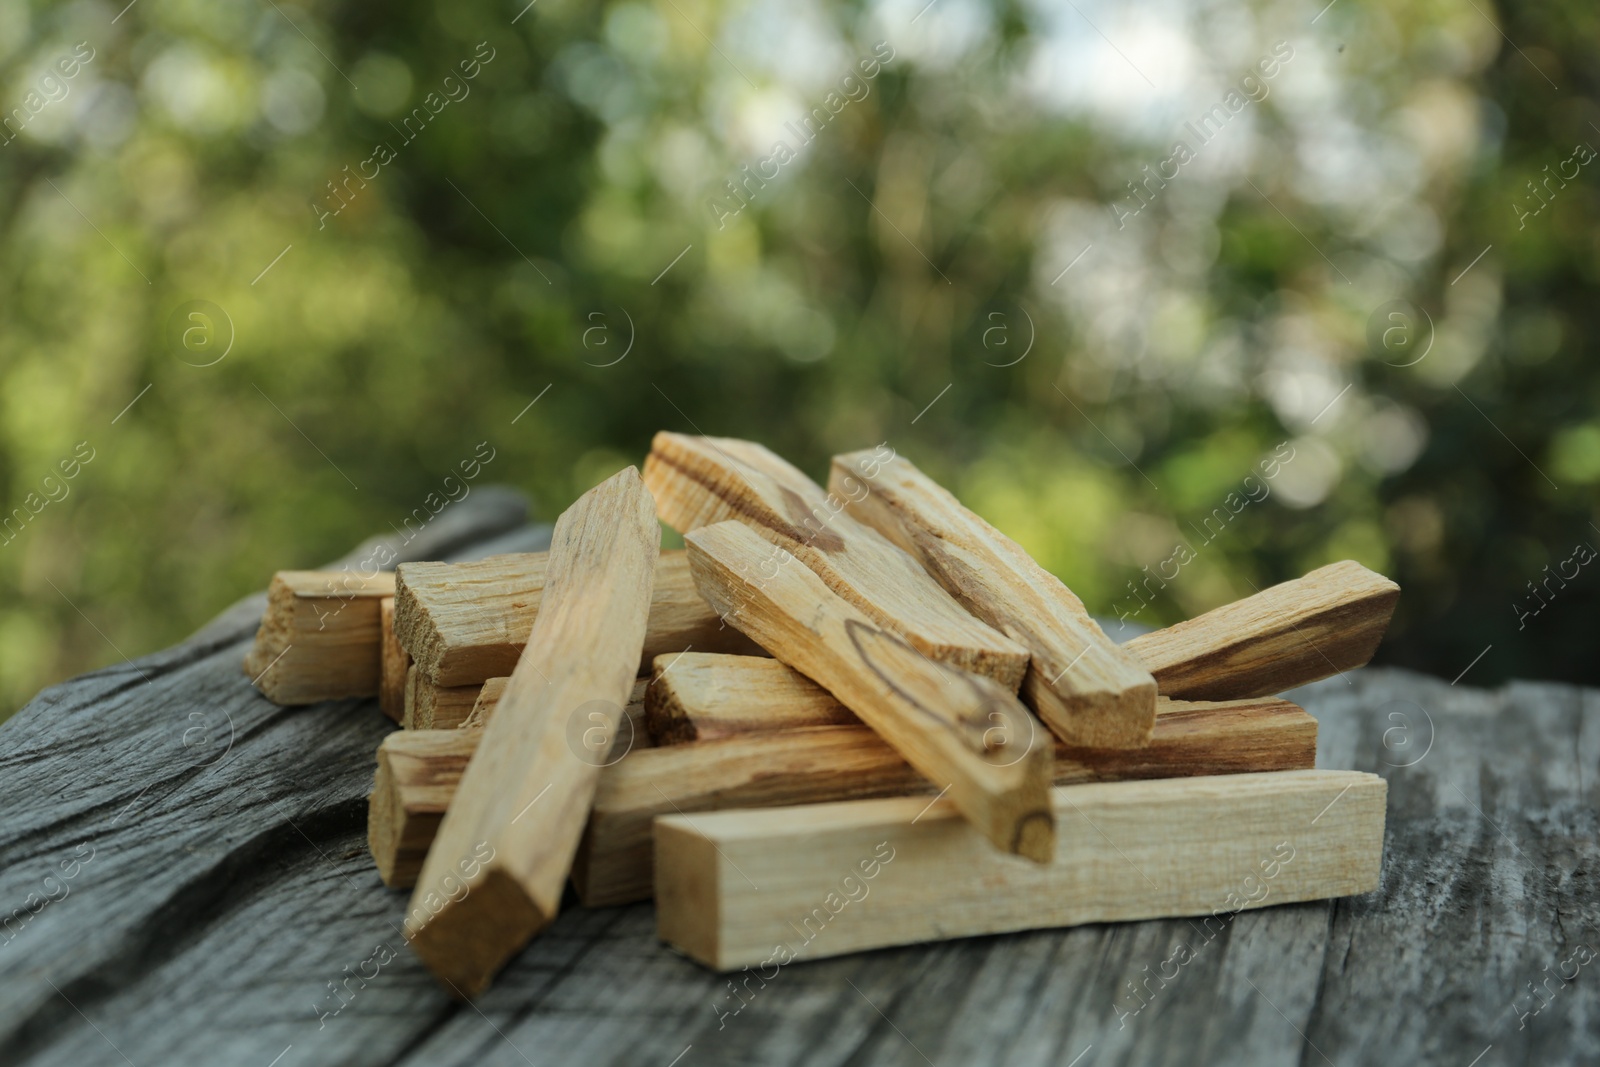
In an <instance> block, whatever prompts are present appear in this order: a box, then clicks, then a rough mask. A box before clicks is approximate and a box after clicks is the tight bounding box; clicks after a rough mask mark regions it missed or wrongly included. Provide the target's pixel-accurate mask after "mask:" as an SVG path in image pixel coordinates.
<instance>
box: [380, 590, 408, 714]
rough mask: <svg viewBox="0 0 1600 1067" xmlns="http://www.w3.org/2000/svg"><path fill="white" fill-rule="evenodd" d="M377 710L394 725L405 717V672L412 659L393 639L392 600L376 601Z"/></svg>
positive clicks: (387, 597) (385, 598)
mask: <svg viewBox="0 0 1600 1067" xmlns="http://www.w3.org/2000/svg"><path fill="white" fill-rule="evenodd" d="M378 629H379V634H380V637H379V653H378V663H379V666H378V707H379V708H380V709H382V711H383V713H384V714H385V715H387V716H389V718H391V719H393V720H394V721H395V722H400V721H402V720H403V719H404V718H405V716H406V672H407V671H408V670H410V669H411V657H410V656H409V655H407V654H406V650H405V649H403V648H401V647H400V642H399V641H398V640H396V639H395V636H394V597H392V596H386V597H384V598H383V599H382V600H380V601H378Z"/></svg>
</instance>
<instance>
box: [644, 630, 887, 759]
mask: <svg viewBox="0 0 1600 1067" xmlns="http://www.w3.org/2000/svg"><path fill="white" fill-rule="evenodd" d="M644 712H645V723H646V725H647V726H648V727H649V730H650V737H651V739H652V740H654V741H655V743H656V744H658V745H677V744H682V743H683V742H685V741H712V740H715V739H716V738H719V737H731V736H734V735H736V734H748V733H756V732H763V733H764V732H770V731H773V730H793V729H798V728H800V727H804V726H859V725H860V724H861V720H860V719H858V718H856V715H855V712H853V711H851V710H850V709H849V708H847V707H845V706H844V705H843V704H841V703H839V701H838V700H837V699H836V698H835V697H834V695H833V694H832V693H830V692H828V691H827V690H826V689H824V688H822V687H821V686H820V685H818V684H817V683H816V682H813V681H812V680H811V679H810V678H807V677H806V676H805V675H803V674H801V673H800V672H799V671H797V670H795V669H794V668H793V667H791V666H789V665H788V664H787V663H780V662H779V661H778V660H775V659H767V658H766V657H764V656H725V655H717V654H714V653H705V654H702V653H699V652H680V653H678V654H677V655H675V656H657V657H656V661H655V674H654V678H653V680H652V681H651V683H650V687H649V689H647V690H646V692H645V697H644Z"/></svg>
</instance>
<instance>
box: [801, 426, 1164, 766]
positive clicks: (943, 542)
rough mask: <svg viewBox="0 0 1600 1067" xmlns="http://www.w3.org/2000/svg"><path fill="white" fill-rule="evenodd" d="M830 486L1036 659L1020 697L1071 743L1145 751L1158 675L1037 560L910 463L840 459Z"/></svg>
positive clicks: (872, 457) (864, 455)
mask: <svg viewBox="0 0 1600 1067" xmlns="http://www.w3.org/2000/svg"><path fill="white" fill-rule="evenodd" d="M828 488H829V490H830V491H831V492H832V493H833V495H834V496H836V497H838V498H840V499H843V500H847V501H849V502H850V503H849V511H850V514H851V515H854V516H855V517H856V518H858V519H860V520H861V521H862V522H864V523H866V524H867V525H868V526H871V527H872V528H873V529H875V530H877V531H878V532H880V533H882V534H883V535H884V536H885V537H888V538H889V539H890V540H892V541H894V542H895V543H896V544H898V545H900V546H901V547H902V548H904V549H906V550H907V551H908V552H910V553H911V554H912V555H914V556H916V557H917V558H918V559H919V560H921V561H922V565H923V566H924V567H926V568H927V570H928V573H929V574H931V575H933V577H934V578H936V579H937V580H938V582H939V584H940V585H942V586H944V588H945V589H946V590H947V591H948V592H949V593H950V595H951V596H953V597H955V598H956V599H957V600H958V601H960V602H961V604H962V605H963V606H964V607H966V609H967V610H968V611H970V612H972V613H973V614H974V615H976V616H977V617H978V618H980V619H982V620H983V621H984V622H986V623H988V624H989V625H990V626H993V627H994V628H995V629H996V630H999V631H1000V632H1001V633H1003V634H1005V635H1006V636H1007V637H1009V638H1011V639H1012V640H1013V641H1015V642H1017V644H1019V645H1021V646H1022V647H1024V648H1026V649H1027V650H1028V651H1029V653H1031V655H1032V659H1031V660H1030V661H1029V664H1028V673H1027V676H1026V677H1025V678H1024V679H1023V680H1022V696H1023V698H1024V699H1025V700H1026V701H1027V702H1028V706H1029V707H1031V708H1033V710H1034V711H1035V712H1037V713H1038V715H1039V718H1040V719H1042V720H1043V721H1044V724H1045V725H1046V726H1048V727H1050V729H1051V730H1052V731H1053V732H1054V733H1055V735H1056V736H1057V737H1059V738H1060V739H1061V740H1063V741H1067V742H1069V743H1071V744H1078V745H1094V746H1097V747H1100V748H1137V747H1138V746H1140V745H1142V744H1144V743H1145V742H1146V741H1148V740H1149V739H1150V730H1151V728H1152V727H1154V725H1155V715H1156V681H1155V679H1154V678H1152V677H1151V676H1150V672H1149V671H1147V670H1145V669H1144V668H1143V667H1142V666H1140V664H1139V662H1138V661H1137V660H1136V659H1134V658H1133V657H1132V656H1131V655H1129V654H1128V653H1127V652H1125V651H1123V650H1122V649H1121V648H1118V647H1117V645H1116V644H1115V643H1113V642H1112V640H1111V639H1110V638H1109V637H1107V636H1106V635H1105V633H1104V632H1103V631H1101V629H1100V626H1099V624H1098V623H1096V622H1095V621H1094V620H1093V619H1091V618H1090V617H1089V612H1088V611H1087V610H1085V608H1084V606H1083V601H1081V600H1079V599H1078V597H1077V595H1076V594H1074V593H1073V592H1072V590H1070V589H1068V588H1067V587H1066V586H1065V585H1063V584H1062V582H1061V579H1059V578H1057V577H1056V576H1055V575H1053V574H1051V573H1050V572H1049V571H1047V570H1045V569H1044V568H1043V567H1041V566H1039V564H1037V563H1035V562H1034V560H1033V557H1031V556H1029V555H1028V554H1027V553H1026V552H1024V551H1023V550H1022V547H1021V546H1020V545H1018V544H1017V543H1016V542H1015V541H1013V540H1011V538H1009V537H1007V536H1006V535H1005V534H1003V533H1001V532H1000V531H999V530H996V529H995V528H994V527H993V526H990V525H989V524H988V523H987V522H985V521H983V519H981V518H979V517H978V516H977V515H975V514H974V513H973V512H971V511H968V510H967V509H966V508H964V507H962V506H961V502H960V501H959V500H957V499H956V498H955V497H954V496H952V495H951V494H950V493H948V492H947V491H945V489H944V488H943V487H942V486H940V485H939V483H937V482H935V481H934V480H933V479H932V478H929V477H928V476H927V475H926V474H923V473H922V472H921V471H920V470H918V469H917V468H916V467H915V466H913V465H912V464H911V462H910V461H909V460H906V459H904V458H901V457H899V456H894V455H889V456H887V457H886V456H885V455H884V454H883V453H882V451H880V450H869V451H862V452H851V453H849V454H846V455H842V456H834V457H833V466H832V470H831V471H830V473H829V478H828Z"/></svg>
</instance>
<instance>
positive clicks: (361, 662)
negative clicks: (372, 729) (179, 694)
mask: <svg viewBox="0 0 1600 1067" xmlns="http://www.w3.org/2000/svg"><path fill="white" fill-rule="evenodd" d="M393 595H394V575H393V574H392V573H389V572H378V573H377V574H375V575H371V576H366V575H363V574H361V573H359V572H350V571H279V572H278V573H277V574H274V575H273V576H272V584H271V585H269V586H268V587H267V611H266V614H265V615H263V616H262V617H261V626H260V628H259V629H258V630H257V631H256V639H255V643H254V644H252V645H251V646H250V652H249V654H248V655H246V656H245V658H244V673H245V674H246V675H247V676H248V677H250V678H251V679H252V680H253V681H254V683H255V685H256V687H257V688H259V689H260V690H261V692H263V693H264V694H266V697H267V699H268V700H270V701H272V702H273V703H275V704H283V705H296V704H315V703H316V702H317V701H319V700H338V699H340V698H342V697H366V696H375V695H377V692H378V678H379V672H380V668H381V661H382V652H381V643H382V636H383V635H382V630H381V623H380V620H379V616H378V609H379V604H380V602H381V601H382V600H383V599H384V598H385V597H391V596H393Z"/></svg>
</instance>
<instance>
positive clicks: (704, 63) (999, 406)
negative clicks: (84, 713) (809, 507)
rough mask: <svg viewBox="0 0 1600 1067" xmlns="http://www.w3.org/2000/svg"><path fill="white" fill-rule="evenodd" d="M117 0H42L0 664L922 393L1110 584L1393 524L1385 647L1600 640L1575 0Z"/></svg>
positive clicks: (856, 428)
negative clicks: (723, 444) (665, 436)
mask: <svg viewBox="0 0 1600 1067" xmlns="http://www.w3.org/2000/svg"><path fill="white" fill-rule="evenodd" d="M123 3H124V0H115V2H113V3H111V4H106V3H101V2H98V0H74V2H69V3H52V4H46V3H27V2H19V0H5V2H4V3H3V4H0V71H3V74H0V92H3V94H4V95H3V99H0V110H3V111H4V112H5V114H6V116H7V119H6V123H5V125H4V129H3V130H0V134H3V136H4V138H5V142H4V144H0V189H3V191H4V198H5V206H4V211H3V214H0V225H3V226H4V244H3V248H0V270H3V272H4V275H5V285H4V287H3V289H0V316H3V318H0V322H3V324H4V328H3V329H0V383H3V384H0V412H3V415H0V491H3V497H0V506H3V507H4V508H5V509H6V514H7V516H9V520H10V521H9V525H8V526H7V527H6V528H5V532H4V534H3V535H0V590H3V599H0V715H3V714H6V713H9V712H10V711H12V710H14V709H15V708H16V707H17V706H19V705H20V704H21V703H22V702H24V701H25V700H26V699H27V698H28V697H29V696H30V695H31V694H32V693H33V692H34V691H36V690H37V689H38V688H39V687H40V686H41V685H44V684H47V683H49V682H52V681H55V680H58V679H60V678H63V677H65V676H67V675H70V674H72V673H75V672H77V671H81V670H84V669H87V668H90V667H95V666H100V665H104V664H110V663H116V662H120V661H121V660H122V658H123V657H124V656H135V655H138V654H140V653H144V652H148V651H151V650H153V649H156V648H159V647H162V646H164V645H166V644H169V643H171V642H172V641H174V640H176V639H178V638H179V637H181V636H183V635H185V634H186V633H188V632H190V631H192V630H193V629H194V628H195V627H196V626H197V625H198V624H200V623H201V622H203V621H204V620H205V619H206V618H208V617H209V616H210V615H212V614H213V613H214V612H216V611H217V610H219V609H220V608H222V607H224V606H225V605H227V604H228V603H230V602H231V601H233V600H234V599H236V598H237V597H239V596H241V595H243V594H245V593H247V592H249V591H250V590H252V589H258V588H261V587H262V586H263V585H264V584H265V582H266V580H267V578H268V576H269V575H270V573H271V572H272V571H273V570H275V569H278V568H285V567H305V566H314V565H316V564H317V563H319V562H320V561H322V560H325V559H328V558H331V557H333V556H335V555H337V554H339V553H341V552H342V551H344V550H345V549H346V548H348V547H349V546H350V545H351V544H353V543H354V542H356V541H357V540H359V539H360V538H362V537H364V536H366V535H368V534H370V533H372V532H374V531H376V530H381V529H385V528H387V526H388V525H389V524H391V523H394V524H399V523H400V522H402V521H403V520H404V518H405V516H406V515H408V514H409V513H410V512H412V510H413V509H415V508H418V507H419V506H422V504H423V501H424V499H425V498H426V497H427V495H428V494H429V493H432V492H436V491H438V490H439V489H440V486H441V483H442V479H443V478H444V477H445V475H447V474H449V473H451V472H453V471H455V470H456V469H457V465H458V463H459V462H460V461H461V460H464V459H469V458H471V457H472V456H473V455H474V453H475V451H477V450H478V448H479V445H480V442H489V446H490V447H491V448H492V449H493V450H494V451H493V456H494V458H493V459H492V461H490V462H489V463H488V464H487V465H486V466H485V467H484V468H483V472H482V474H480V476H479V478H478V480H477V481H476V482H475V483H473V484H476V485H481V484H487V483H488V482H495V481H498V482H509V483H511V484H515V485H518V486H520V487H523V488H524V489H526V490H527V491H528V492H529V493H530V494H531V495H532V496H533V498H534V499H535V501H536V506H537V508H538V510H539V512H540V513H541V514H542V515H544V516H545V517H552V516H554V515H555V514H556V513H557V512H558V511H559V510H560V509H561V508H562V507H564V506H565V505H566V504H567V503H568V502H569V501H570V500H571V499H572V498H574V497H575V496H576V495H577V494H578V493H580V492H581V491H583V490H584V489H585V488H587V487H588V486H589V485H591V484H593V483H594V482H595V481H597V480H598V479H599V478H601V477H603V476H604V475H607V474H609V473H611V472H612V471H614V470H615V469H617V468H618V467H620V466H621V465H623V464H625V463H631V462H639V461H640V459H641V458H642V456H643V454H644V453H645V451H646V450H647V448H648V445H649V440H650V435H651V434H652V433H653V432H654V431H655V430H657V429H662V428H666V429H673V430H680V431H685V432H705V433H711V434H719V435H730V436H747V437H752V438H755V439H758V440H761V441H763V442H765V443H766V444H768V445H769V446H771V447H773V448H775V449H777V450H779V451H781V452H783V453H784V454H786V455H788V456H789V457H790V458H792V459H793V460H795V461H796V462H797V463H799V464H800V465H801V466H803V467H805V468H806V469H807V470H809V471H810V472H811V473H813V474H814V475H817V476H819V477H820V476H821V475H823V474H824V472H825V469H826V459H827V457H828V456H829V455H830V454H832V453H833V452H837V451H845V450H850V449H856V448H861V447H865V446H870V445H874V444H877V443H879V442H882V441H887V442H889V443H890V444H891V445H892V446H893V447H894V448H895V449H896V450H897V451H898V452H900V453H901V454H903V455H906V456H908V457H909V458H911V459H913V460H914V461H915V462H917V463H918V464H919V465H921V466H922V467H923V468H924V469H926V470H928V471H929V472H930V473H932V474H934V475H935V476H936V477H938V478H940V479H941V480H943V481H945V483H946V484H947V485H949V486H951V487H952V488H953V489H954V490H955V491H956V492H957V493H958V494H959V495H961V496H962V498H963V499H964V500H965V501H966V502H967V503H968V504H969V505H970V506H972V507H973V508H974V509H976V510H977V511H979V512H980V513H982V514H983V515H985V516H986V517H988V518H989V519H990V520H991V521H993V522H995V523H996V524H997V525H999V526H1000V527H1001V528H1002V529H1004V530H1006V531H1007V532H1009V533H1010V534H1012V535H1013V536H1014V537H1016V538H1017V539H1018V540H1019V541H1021V542H1022V543H1023V544H1024V545H1025V546H1026V547H1028V548H1029V549H1030V550H1031V551H1033V552H1034V553H1035V554H1036V555H1037V556H1038V558H1039V559H1040V560H1041V561H1042V562H1043V563H1044V564H1045V565H1046V566H1048V567H1049V568H1051V569H1052V570H1054V571H1055V572H1056V573H1058V574H1060V575H1061V576H1062V577H1063V578H1064V579H1065V580H1066V581H1067V582H1068V583H1069V584H1070V585H1071V586H1073V588H1075V589H1076V590H1077V591H1078V592H1079V593H1080V594H1081V595H1082V596H1083V598H1084V599H1085V601H1086V602H1088V604H1089V605H1090V607H1091V608H1092V609H1093V610H1095V611H1097V612H1100V613H1102V614H1104V615H1107V616H1109V617H1112V618H1116V617H1119V616H1120V617H1123V618H1125V619H1126V620H1128V621H1129V622H1131V623H1137V624H1143V625H1161V624H1164V623H1168V622H1171V621H1175V620H1178V619H1181V618H1184V617H1187V616H1189V615H1191V614H1194V613H1197V612H1199V611H1202V610H1205V609H1207V608H1210V607H1213V606H1215V605H1217V604H1219V603H1222V602H1224V601H1227V600H1230V599H1232V598H1235V597H1238V596H1241V595H1245V594H1248V593H1249V592H1251V591H1252V590H1253V589H1254V588H1258V587H1264V586H1266V585H1267V584H1269V583H1272V582H1275V581H1279V580H1282V579H1285V578H1288V577H1292V576H1294V575H1296V574H1299V573H1301V572H1303V571H1304V570H1306V569H1309V568H1311V567H1315V566H1318V565H1320V564H1323V563H1326V562H1329V561H1332V560H1334V559H1339V558H1346V557H1353V558H1355V559H1358V560H1360V561H1362V562H1363V563H1366V564H1367V565H1369V566H1371V567H1373V568H1375V569H1377V570H1380V571H1382V572H1384V573H1386V574H1389V575H1391V576H1392V577H1394V578H1396V579H1397V580H1398V581H1399V582H1400V583H1401V585H1402V587H1403V589H1404V594H1403V597H1402V600H1401V604H1400V609H1399V613H1398V615H1397V616H1396V620H1395V625H1394V627H1393V630H1392V631H1391V635H1390V638H1389V640H1388V641H1387V642H1386V643H1385V645H1384V647H1383V648H1382V650H1381V651H1380V653H1379V658H1380V660H1382V661H1387V662H1392V663H1402V664H1406V665H1409V666H1414V667H1418V668H1421V669H1424V670H1428V671H1432V672H1434V673H1436V674H1440V675H1443V676H1444V677H1447V678H1450V677H1456V676H1457V675H1458V674H1459V673H1460V672H1462V671H1464V670H1466V669H1467V668H1468V667H1469V665H1470V666H1471V672H1470V674H1468V675H1467V681H1468V683H1469V684H1490V683H1493V682H1496V681H1498V680H1502V679H1505V678H1507V677H1511V676H1531V677H1545V678H1561V679H1574V680H1585V681H1589V682H1594V681H1597V680H1600V667H1597V666H1596V657H1594V656H1593V655H1592V654H1591V653H1590V651H1589V649H1588V647H1587V643H1588V640H1589V637H1590V634H1591V631H1589V629H1588V626H1589V625H1591V624H1592V619H1593V617H1594V616H1593V611H1594V607H1595V596H1594V593H1593V590H1594V589H1595V588H1596V585H1597V579H1596V573H1597V572H1600V566H1589V565H1587V564H1588V557H1589V556H1590V555H1592V554H1593V549H1592V548H1589V547H1587V546H1595V545H1600V528H1597V525H1596V524H1597V522H1600V519H1597V511H1596V508H1595V495H1594V490H1595V486H1596V484H1597V483H1600V406H1597V404H1596V399H1597V393H1600V367H1597V366H1596V365H1595V364H1594V363H1593V361H1592V359H1590V358H1589V357H1587V356H1585V355H1584V353H1585V352H1591V353H1592V347H1591V345H1590V342H1589V338H1590V337H1591V336H1593V334H1594V329H1593V320H1594V319H1595V317H1596V315H1597V314H1600V309H1597V306H1596V301H1595V299H1594V291H1595V290H1594V285H1595V281H1596V273H1597V271H1600V226H1597V225H1596V223H1597V221H1600V200H1597V198H1596V194H1595V191H1594V190H1595V188H1596V175H1597V173H1600V162H1591V160H1592V158H1593V156H1594V151H1593V149H1592V148H1589V147H1588V146H1591V145H1600V104H1597V102H1596V93H1597V91H1600V90H1597V87H1596V85H1595V74H1596V72H1597V70H1600V67H1597V66H1596V63H1595V56H1596V45H1597V44H1600V12H1597V11H1596V10H1595V9H1593V8H1589V7H1588V6H1587V5H1583V4H1578V3H1573V2H1568V0H1563V2H1561V3H1552V4H1546V5H1537V6H1535V7H1533V8H1522V9H1517V8H1513V7H1511V6H1510V5H1505V4H1501V5H1499V6H1498V7H1496V6H1493V5H1491V4H1490V3H1489V2H1488V0H1397V2H1396V3H1391V4H1377V3H1372V2H1369V0H1338V2H1336V3H1334V4H1331V5H1328V6H1327V7H1323V5H1322V3H1321V2H1320V0H1317V2H1314V3H1309V4H1308V3H1301V2H1287V0H1285V2H1274V0H1192V2H1171V0H1168V2H1159V0H1158V2H1156V3H1153V4H1131V3H1127V2H1126V0H1115V2H1104V3H1102V2H1094V0H1079V2H1077V3H1073V4H1065V5H1060V4H1053V3H1048V2H1045V0H1024V2H1021V3H1004V2H996V3H992V4H989V3H983V2H981V0H934V2H932V3H928V2H927V0H906V2H902V0H882V2H879V3H867V4H836V3H818V2H815V0H812V2H802V3H798V4H786V3H778V2H775V0H625V2H618V3H606V4H601V5H595V4H586V3H579V2H576V0H537V2H536V3H532V4H526V3H525V0H435V2H425V0H400V2H399V3H396V4H390V5H377V6H373V5H361V4H354V3H348V2H345V0H135V2H134V3H132V4H128V5H127V6H126V7H124V6H123ZM1286 56H1287V58H1285V57H1286ZM1586 56H1587V57H1588V58H1587V59H1585V58H1584V57H1586ZM1269 69H1270V71H1271V73H1270V75H1269V74H1268V73H1267V72H1268V70H1269ZM69 71H70V73H69ZM469 75H470V76H469ZM808 115H809V116H812V119H811V125H812V128H811V129H808V130H803V129H802V128H803V126H804V123H805V116H808ZM779 141H782V142H783V143H784V145H785V152H783V153H777V152H776V143H777V142H779ZM1179 141H1182V142H1184V144H1185V146H1186V148H1187V150H1188V152H1187V155H1188V157H1189V158H1182V157H1181V156H1180V155H1179V154H1177V153H1176V152H1175V143H1176V142H1179ZM380 146H382V148H381V149H380ZM791 157H792V158H791ZM1152 175H1154V177H1152ZM730 182H732V183H735V185H736V186H737V188H738V190H739V194H738V195H737V196H736V194H735V191H734V188H735V185H730V184H729V183H730ZM1135 183H1138V187H1137V188H1135ZM336 209H337V210H336ZM1135 209H1137V214H1135V213H1134V212H1135ZM197 301H204V302H206V303H204V304H198V303H195V302H197ZM534 401H537V403H534V404H533V406H532V407H529V406H528V405H529V404H530V402H534ZM85 457H89V458H88V459H87V461H85ZM1285 457H1291V458H1287V459H1286V458H1285ZM1274 458H1276V460H1277V461H1278V462H1273V461H1274ZM1268 473H1270V474H1272V477H1270V478H1268V477H1266V475H1267V474H1268ZM69 474H70V475H71V476H70V477H69V476H68V475H69ZM1208 520H1209V521H1208ZM1179 546H1183V548H1184V549H1186V550H1187V551H1184V552H1180V551H1179ZM1147 568H1148V569H1147ZM1149 575H1161V578H1160V580H1158V581H1155V582H1150V583H1148V584H1141V585H1140V586H1139V588H1140V589H1141V590H1144V591H1145V592H1144V593H1143V595H1142V596H1136V595H1135V593H1134V591H1133V588H1134V587H1133V586H1131V585H1130V583H1132V582H1135V581H1137V582H1140V583H1145V579H1146V577H1147V576H1149ZM1115 629H1116V627H1113V630H1115ZM1486 650H1487V651H1486ZM1480 656H1481V659H1479V658H1477V657H1480Z"/></svg>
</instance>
